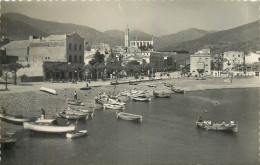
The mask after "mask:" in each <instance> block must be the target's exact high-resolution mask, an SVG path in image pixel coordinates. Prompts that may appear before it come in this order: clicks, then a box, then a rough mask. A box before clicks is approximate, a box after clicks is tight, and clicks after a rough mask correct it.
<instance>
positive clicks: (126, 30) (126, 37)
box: [125, 26, 129, 48]
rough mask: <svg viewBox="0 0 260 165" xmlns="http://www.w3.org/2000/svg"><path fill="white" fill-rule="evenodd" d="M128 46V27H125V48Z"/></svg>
mask: <svg viewBox="0 0 260 165" xmlns="http://www.w3.org/2000/svg"><path fill="white" fill-rule="evenodd" d="M128 47H129V28H128V26H127V28H126V29H125V48H128Z"/></svg>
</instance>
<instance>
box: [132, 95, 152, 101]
mask: <svg viewBox="0 0 260 165" xmlns="http://www.w3.org/2000/svg"><path fill="white" fill-rule="evenodd" d="M132 99H133V100H134V101H142V102H149V101H151V100H152V99H151V97H142V96H134V97H132Z"/></svg>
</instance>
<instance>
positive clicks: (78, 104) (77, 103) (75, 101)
mask: <svg viewBox="0 0 260 165" xmlns="http://www.w3.org/2000/svg"><path fill="white" fill-rule="evenodd" d="M66 103H67V104H70V105H76V106H84V103H83V102H81V101H80V100H74V99H67V100H66Z"/></svg>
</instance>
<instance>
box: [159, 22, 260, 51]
mask: <svg viewBox="0 0 260 165" xmlns="http://www.w3.org/2000/svg"><path fill="white" fill-rule="evenodd" d="M258 28H259V23H258V21H256V22H252V23H249V24H246V25H242V26H239V27H236V28H233V29H229V30H224V31H219V32H215V33H209V34H206V35H204V36H202V37H200V38H198V39H195V40H191V41H186V42H182V43H177V44H173V45H171V46H168V47H165V48H164V49H168V50H188V51H190V52H195V51H197V50H198V49H200V48H202V47H203V46H205V45H209V46H210V48H211V49H212V50H216V52H218V51H222V50H244V51H254V50H255V49H258V46H257V45H258V44H257V43H258V40H259V38H258V37H259V29H258ZM248 43H250V44H253V45H247V44H248ZM246 45H247V46H246Z"/></svg>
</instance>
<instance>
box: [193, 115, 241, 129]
mask: <svg viewBox="0 0 260 165" xmlns="http://www.w3.org/2000/svg"><path fill="white" fill-rule="evenodd" d="M196 126H197V127H200V128H204V129H206V130H215V131H231V132H237V131H238V123H235V122H234V121H230V123H228V124H227V123H225V122H224V121H223V123H211V121H210V120H208V121H202V118H201V117H200V118H199V120H197V121H196Z"/></svg>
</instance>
